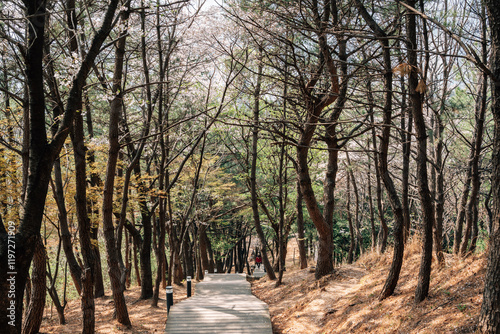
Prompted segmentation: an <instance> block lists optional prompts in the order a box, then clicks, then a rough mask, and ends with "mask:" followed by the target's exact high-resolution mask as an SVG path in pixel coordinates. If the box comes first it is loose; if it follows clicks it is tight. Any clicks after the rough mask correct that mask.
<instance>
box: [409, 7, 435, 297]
mask: <svg viewBox="0 0 500 334" xmlns="http://www.w3.org/2000/svg"><path fill="white" fill-rule="evenodd" d="M406 3H407V4H408V5H410V6H411V7H414V6H415V4H416V0H408V1H406ZM407 20H408V21H407V33H408V43H407V49H408V51H407V55H408V64H409V65H410V66H411V72H410V77H409V89H410V91H409V94H410V101H411V109H412V113H413V120H414V122H415V130H416V134H417V188H418V193H419V198H420V203H421V208H422V238H423V240H422V258H421V262H420V270H419V274H418V284H417V288H416V290H415V302H416V303H419V302H421V301H423V300H424V299H425V298H426V297H427V295H428V293H429V283H430V275H431V261H432V246H433V240H432V239H433V238H432V233H433V231H432V228H433V226H434V205H433V203H432V197H431V192H430V189H429V181H428V173H427V128H426V125H425V119H424V114H423V112H422V94H421V93H420V92H418V91H417V86H418V81H419V80H418V70H417V69H418V63H417V52H416V46H417V34H416V15H415V14H409V15H408V16H407Z"/></svg>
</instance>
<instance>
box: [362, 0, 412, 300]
mask: <svg viewBox="0 0 500 334" xmlns="http://www.w3.org/2000/svg"><path fill="white" fill-rule="evenodd" d="M355 5H356V7H357V8H358V10H359V13H360V14H361V16H362V17H363V18H364V19H365V21H366V22H367V23H368V24H369V26H370V28H371V29H372V31H373V32H374V34H375V36H377V38H378V39H379V40H380V43H381V44H382V46H383V50H384V51H383V58H384V119H383V124H384V127H383V129H382V137H381V140H380V148H379V150H378V151H379V159H378V166H377V167H378V168H377V170H378V171H379V173H380V177H381V179H382V181H383V183H384V186H385V189H386V190H387V194H388V195H389V202H390V204H391V207H392V211H393V213H394V219H395V221H394V231H393V234H394V254H393V257H392V263H391V268H390V270H389V274H388V275H387V279H386V281H385V284H384V287H383V288H382V291H381V292H380V295H379V300H383V299H385V298H387V297H389V296H391V295H392V294H393V293H394V290H395V289H396V286H397V284H398V280H399V273H400V272H401V266H402V264H403V255H404V218H403V208H402V205H401V201H400V199H399V196H398V193H397V191H396V188H395V186H394V181H393V179H392V177H391V175H390V173H389V168H388V162H387V160H388V159H387V156H388V151H389V140H390V137H391V122H392V79H393V78H392V65H391V54H390V49H389V42H388V39H387V38H386V37H387V35H386V33H385V32H384V31H383V30H382V29H381V28H380V26H379V25H378V24H377V23H376V22H375V20H374V19H373V18H372V17H371V16H370V15H369V14H368V12H367V11H366V8H365V7H364V6H363V4H362V3H361V1H359V0H355ZM374 143H375V141H374Z"/></svg>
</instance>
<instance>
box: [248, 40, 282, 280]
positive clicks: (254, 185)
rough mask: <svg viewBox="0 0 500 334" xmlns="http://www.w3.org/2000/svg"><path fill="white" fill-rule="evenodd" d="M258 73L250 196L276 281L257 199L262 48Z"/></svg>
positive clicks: (266, 260)
mask: <svg viewBox="0 0 500 334" xmlns="http://www.w3.org/2000/svg"><path fill="white" fill-rule="evenodd" d="M258 62H259V63H258V64H257V66H258V72H257V86H256V87H255V91H254V108H253V129H252V163H251V166H250V194H251V197H252V211H253V221H254V225H255V230H256V231H257V235H258V236H259V239H260V243H261V245H262V248H261V252H262V262H263V264H264V268H265V269H266V273H267V276H268V277H269V279H272V280H274V279H276V275H275V274H274V270H273V268H272V266H271V263H270V262H269V258H268V257H267V250H266V237H265V235H264V231H263V230H262V226H261V224H260V215H259V203H258V198H257V145H258V140H259V128H258V127H259V112H260V90H261V83H262V70H263V64H262V48H259V57H258Z"/></svg>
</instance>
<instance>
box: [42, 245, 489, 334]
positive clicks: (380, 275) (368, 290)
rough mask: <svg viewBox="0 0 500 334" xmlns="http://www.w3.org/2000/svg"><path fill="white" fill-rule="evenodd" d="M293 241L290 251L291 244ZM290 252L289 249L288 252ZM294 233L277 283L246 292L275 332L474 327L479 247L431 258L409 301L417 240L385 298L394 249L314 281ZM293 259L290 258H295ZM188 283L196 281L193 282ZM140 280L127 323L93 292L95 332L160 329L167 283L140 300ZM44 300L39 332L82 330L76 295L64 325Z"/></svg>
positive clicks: (263, 282) (434, 333)
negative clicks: (423, 287)
mask: <svg viewBox="0 0 500 334" xmlns="http://www.w3.org/2000/svg"><path fill="white" fill-rule="evenodd" d="M294 248H295V250H294ZM292 254H294V255H293V256H292ZM295 254H298V252H297V250H296V243H295V240H294V239H292V240H291V242H290V245H289V248H288V257H287V268H288V269H287V271H286V272H285V273H284V278H283V285H281V286H280V287H278V288H275V287H274V286H275V281H269V280H268V279H267V277H265V278H262V279H260V280H258V281H255V282H253V284H252V291H253V293H254V294H255V295H256V296H257V297H259V298H260V299H261V300H263V301H264V302H266V303H267V304H268V305H269V309H270V312H271V320H272V323H273V332H274V333H275V334H285V333H286V334H289V333H291V334H305V333H307V334H315V333H317V334H323V333H325V334H326V333H383V334H387V333H401V334H402V333H411V334H424V333H428V334H439V333H443V334H444V333H446V334H448V333H474V331H475V329H476V325H477V319H478V316H479V312H480V308H481V302H482V292H483V285H484V274H485V267H486V257H485V255H484V254H477V255H471V256H469V257H467V258H465V259H459V258H457V257H455V256H453V255H449V254H446V255H445V256H446V265H445V266H444V267H443V268H438V267H437V265H436V261H434V262H433V268H432V275H431V286H430V293H429V295H430V296H429V298H428V299H426V300H425V301H423V302H422V303H420V304H418V305H415V303H414V292H415V287H416V285H417V276H418V271H419V265H420V244H419V243H418V242H412V243H410V244H409V245H408V246H407V249H406V251H405V257H404V263H403V268H402V270H401V275H400V279H399V284H398V286H397V288H396V291H395V294H394V296H391V297H389V298H387V299H385V300H383V301H379V300H378V295H379V293H380V291H381V290H382V287H383V285H384V283H385V279H386V276H387V273H388V271H389V267H390V263H391V261H392V252H391V251H389V252H387V253H386V254H384V255H379V254H377V253H367V254H364V255H363V256H362V257H361V258H360V259H359V260H358V261H357V262H356V263H354V264H352V265H345V264H344V265H340V266H338V267H337V269H336V271H335V273H334V274H333V275H331V276H328V277H324V278H322V279H321V280H319V281H316V280H315V279H314V273H313V272H311V271H310V270H309V269H303V270H300V269H298V268H297V267H296V266H297V265H298V260H297V259H295V261H294V259H293V257H294V256H295ZM294 262H295V265H294V264H293V263H294ZM193 283H194V282H193ZM185 289H186V288H185V286H174V302H178V301H180V300H183V299H185V298H186V293H185ZM139 296H140V287H135V286H134V287H132V288H130V289H129V290H127V291H126V292H125V298H126V301H127V306H128V311H129V315H130V318H131V321H132V325H133V326H132V328H125V327H124V326H121V325H120V324H118V322H116V321H115V320H112V314H113V301H112V298H111V297H110V291H107V296H106V297H104V298H98V299H96V331H95V332H96V333H98V334H101V333H132V334H136V333H137V334H139V333H141V334H143V333H144V334H145V333H155V332H157V333H161V332H163V331H164V330H165V323H166V319H167V310H166V305H165V290H164V289H161V290H160V297H161V299H160V301H159V307H158V308H152V307H151V300H150V299H149V300H139ZM50 304H51V303H50V299H48V300H47V307H46V310H45V314H44V319H43V323H42V328H41V329H40V333H62V334H70V333H71V334H73V333H81V328H82V327H81V326H82V313H81V309H80V300H74V301H70V302H68V305H67V306H66V309H65V315H66V320H67V324H66V325H59V324H58V317H57V312H56V311H55V308H52V309H51V305H50Z"/></svg>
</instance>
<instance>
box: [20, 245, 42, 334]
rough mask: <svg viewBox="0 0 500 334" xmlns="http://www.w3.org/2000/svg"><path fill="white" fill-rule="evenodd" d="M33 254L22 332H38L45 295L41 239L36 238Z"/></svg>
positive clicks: (26, 333) (25, 333) (32, 333)
mask: <svg viewBox="0 0 500 334" xmlns="http://www.w3.org/2000/svg"><path fill="white" fill-rule="evenodd" d="M35 248H36V250H35V255H34V256H33V270H32V272H31V282H32V283H31V296H30V302H29V306H28V308H27V310H26V316H25V318H24V321H23V330H22V333H23V334H34V333H38V331H39V330H40V326H41V324H42V316H43V311H44V308H45V296H46V291H47V290H46V287H45V282H46V280H47V279H46V275H45V272H46V265H47V264H46V262H47V261H46V256H47V253H46V252H45V246H44V245H43V242H42V239H41V238H38V239H37V241H36V246H35Z"/></svg>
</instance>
